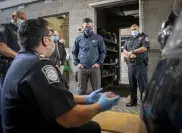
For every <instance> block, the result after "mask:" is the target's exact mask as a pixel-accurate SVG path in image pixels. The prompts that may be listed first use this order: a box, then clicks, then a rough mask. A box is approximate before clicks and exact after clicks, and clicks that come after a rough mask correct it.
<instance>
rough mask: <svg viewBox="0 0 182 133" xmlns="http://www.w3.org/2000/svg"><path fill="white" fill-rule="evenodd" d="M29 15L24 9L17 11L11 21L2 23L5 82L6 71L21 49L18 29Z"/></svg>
mask: <svg viewBox="0 0 182 133" xmlns="http://www.w3.org/2000/svg"><path fill="white" fill-rule="evenodd" d="M26 19H27V15H26V13H25V12H23V11H16V12H14V13H13V15H12V20H11V22H10V23H6V24H1V25H0V80H1V82H0V83H1V84H3V80H4V77H5V75H6V72H7V70H8V68H9V66H10V64H11V62H12V60H13V58H14V57H15V56H16V55H17V52H18V51H19V50H20V46H19V45H18V37H17V30H18V27H19V26H20V25H21V23H22V22H23V21H25V20H26Z"/></svg>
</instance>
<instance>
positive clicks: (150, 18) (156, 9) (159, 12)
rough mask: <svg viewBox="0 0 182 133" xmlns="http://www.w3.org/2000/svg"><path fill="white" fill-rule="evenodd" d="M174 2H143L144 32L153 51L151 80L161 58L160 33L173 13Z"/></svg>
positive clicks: (150, 66) (151, 56) (149, 71)
mask: <svg viewBox="0 0 182 133" xmlns="http://www.w3.org/2000/svg"><path fill="white" fill-rule="evenodd" d="M173 1H174V0H142V2H143V16H144V18H143V19H144V32H145V33H146V34H148V35H149V38H150V43H151V50H150V58H149V68H148V76H149V79H150V78H151V76H152V74H153V72H154V70H155V68H156V65H157V62H158V61H159V58H160V54H161V53H160V50H159V49H160V44H159V43H158V41H157V37H158V31H159V29H160V27H161V24H162V22H163V21H164V20H166V19H167V17H168V15H169V13H170V12H171V8H172V4H173Z"/></svg>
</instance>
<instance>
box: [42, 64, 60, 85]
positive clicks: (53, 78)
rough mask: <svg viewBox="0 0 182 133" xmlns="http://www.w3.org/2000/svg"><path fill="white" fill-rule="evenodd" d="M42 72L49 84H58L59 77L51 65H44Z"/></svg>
mask: <svg viewBox="0 0 182 133" xmlns="http://www.w3.org/2000/svg"><path fill="white" fill-rule="evenodd" d="M42 72H43V73H44V75H45V77H46V78H47V80H48V82H49V84H52V83H59V82H60V81H59V77H58V73H57V71H56V68H55V67H54V66H52V65H45V66H44V67H43V68H42Z"/></svg>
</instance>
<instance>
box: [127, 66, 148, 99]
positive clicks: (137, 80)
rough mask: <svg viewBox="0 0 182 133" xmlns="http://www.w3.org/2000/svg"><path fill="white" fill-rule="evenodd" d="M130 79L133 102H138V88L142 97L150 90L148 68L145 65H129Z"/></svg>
mask: <svg viewBox="0 0 182 133" xmlns="http://www.w3.org/2000/svg"><path fill="white" fill-rule="evenodd" d="M127 65H128V78H129V84H130V89H131V94H130V96H131V100H134V101H137V87H139V90H140V92H141V95H142V94H143V92H144V91H145V90H147V89H148V79H147V66H146V65H145V64H144V63H141V64H139V65H138V64H135V63H128V64H127Z"/></svg>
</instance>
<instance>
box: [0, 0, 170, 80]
mask: <svg viewBox="0 0 182 133" xmlns="http://www.w3.org/2000/svg"><path fill="white" fill-rule="evenodd" d="M45 1H46V2H48V1H49V0H5V1H2V2H0V23H1V22H6V21H10V16H11V14H12V12H14V11H15V10H16V9H18V7H19V8H22V7H23V9H22V10H25V11H26V12H27V13H28V16H29V18H37V17H43V16H49V15H55V14H62V13H69V46H70V51H71V48H72V43H73V41H74V39H75V38H76V37H77V36H78V35H79V33H78V32H77V27H79V26H80V24H81V21H82V19H83V18H85V17H90V18H92V19H93V21H94V23H95V22H96V17H95V16H96V12H95V9H94V8H90V7H89V3H92V2H97V1H103V0H52V2H50V3H45ZM143 1H144V9H143V14H144V31H145V33H147V34H149V37H150V41H151V54H150V55H151V56H150V62H149V77H151V75H152V73H153V71H154V69H155V66H156V64H157V62H158V60H159V57H160V52H159V50H158V49H159V48H160V47H159V45H158V43H157V34H158V30H159V28H160V25H161V23H162V21H163V20H164V19H165V18H166V17H167V15H168V14H169V12H170V8H171V6H172V2H173V0H143ZM22 3H23V4H24V6H21V4H22ZM95 28H96V25H95ZM156 49H157V50H156ZM71 57H72V56H71ZM71 66H72V68H75V67H74V65H73V64H71ZM73 71H75V69H73Z"/></svg>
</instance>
